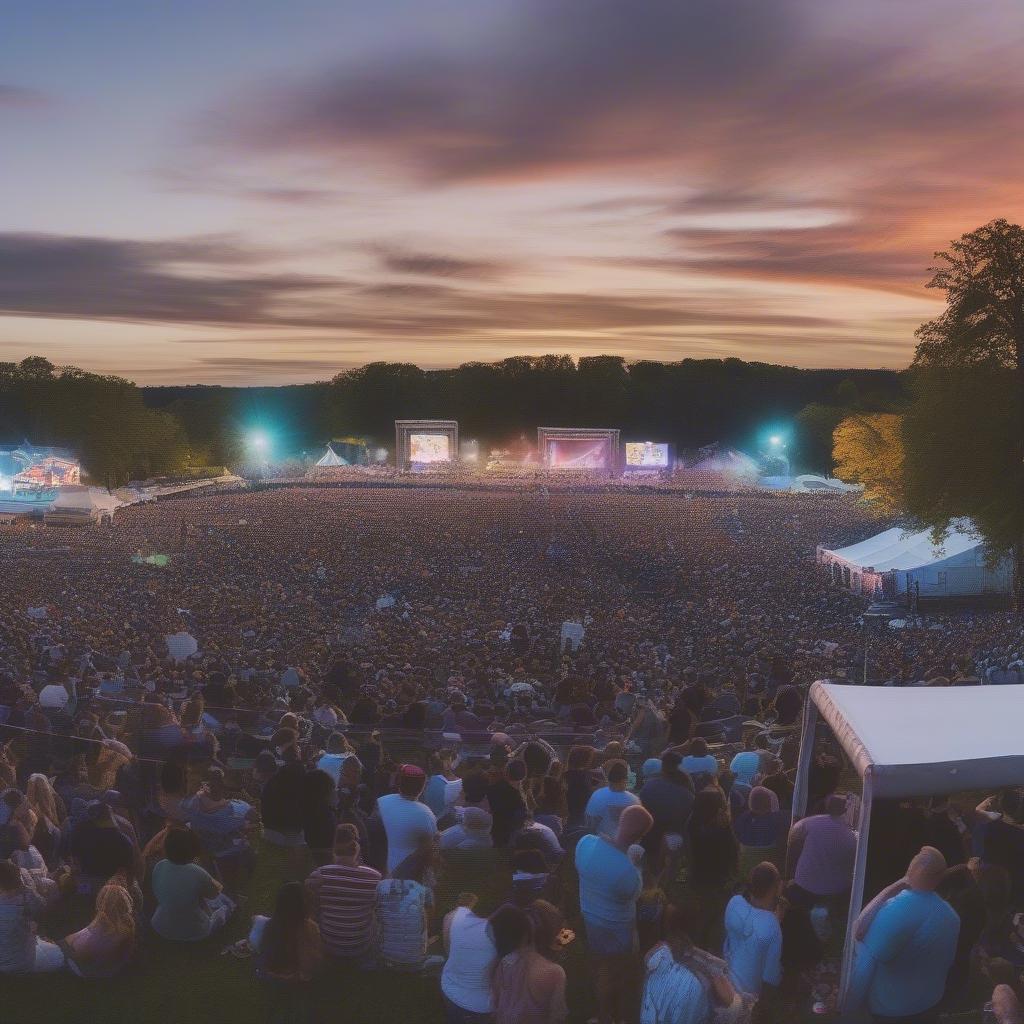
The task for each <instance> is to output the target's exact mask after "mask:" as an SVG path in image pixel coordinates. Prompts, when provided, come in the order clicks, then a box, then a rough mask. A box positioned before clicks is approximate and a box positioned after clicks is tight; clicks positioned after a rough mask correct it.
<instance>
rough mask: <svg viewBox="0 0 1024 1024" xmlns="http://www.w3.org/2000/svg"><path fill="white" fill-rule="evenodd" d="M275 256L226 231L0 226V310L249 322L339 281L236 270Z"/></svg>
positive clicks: (276, 315)
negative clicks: (78, 232) (169, 234)
mask: <svg viewBox="0 0 1024 1024" xmlns="http://www.w3.org/2000/svg"><path fill="white" fill-rule="evenodd" d="M269 255H270V254H269V253H266V252H263V251H261V250H257V249H248V248H245V247H244V246H242V245H241V244H240V243H239V242H237V240H231V239H228V238H224V237H206V238H184V239H171V240H167V241H130V240H124V239H113V238H84V237H76V236H63V235H43V234H18V233H6V234H0V312H2V313H5V314H8V315H20V316H44V317H75V318H84V319H95V320H133V321H154V322H163V323H173V322H180V323H222V324H250V323H260V322H271V321H273V320H275V319H279V318H280V317H281V316H282V315H283V314H282V313H281V312H280V306H281V304H283V303H287V302H289V301H293V300H296V299H297V298H299V297H301V296H304V295H308V294H309V293H310V292H315V291H319V290H322V289H325V288H328V287H337V286H338V282H337V281H334V280H332V279H328V278H320V277H313V276H308V275H300V274H252V273H249V274H240V273H238V272H237V270H236V269H235V268H236V267H237V265H239V264H242V265H247V264H252V263H255V262H259V261H261V260H264V259H267V258H269ZM178 268H182V269H178ZM183 270H185V271H190V272H183Z"/></svg>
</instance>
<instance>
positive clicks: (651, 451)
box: [626, 441, 668, 469]
mask: <svg viewBox="0 0 1024 1024" xmlns="http://www.w3.org/2000/svg"><path fill="white" fill-rule="evenodd" d="M626 465H627V466H629V467H630V468H631V469H636V468H649V469H667V468H668V445H667V444H656V443H655V442H654V441H627V442H626Z"/></svg>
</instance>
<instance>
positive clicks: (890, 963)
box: [851, 889, 960, 1017]
mask: <svg viewBox="0 0 1024 1024" xmlns="http://www.w3.org/2000/svg"><path fill="white" fill-rule="evenodd" d="M959 934H960V918H958V917H957V915H956V911H955V910H953V908H952V907H951V906H950V905H949V904H948V903H947V902H946V901H945V900H944V899H942V897H941V896H938V895H936V894H935V893H933V892H914V891H913V890H911V889H906V890H904V891H903V892H901V893H900V894H899V895H898V896H894V897H893V898H892V899H891V900H889V902H888V903H886V904H885V906H884V907H882V909H881V910H879V912H878V914H877V915H876V917H875V919H874V921H872V922H871V926H870V928H869V929H868V933H867V935H866V936H865V937H864V942H863V943H862V944H861V945H860V946H858V948H857V960H856V965H855V967H854V973H853V982H852V986H851V995H852V996H853V998H854V1000H855V1004H856V1003H861V1002H863V1001H865V1000H866V1003H867V1008H868V1009H869V1010H870V1011H871V1012H872V1013H874V1014H877V1015H878V1016H880V1017H909V1016H912V1015H914V1014H918V1013H924V1012H925V1011H926V1010H930V1009H931V1008H932V1007H933V1006H935V1005H936V1003H938V1001H939V1000H940V999H941V998H942V994H943V992H944V990H945V987H946V974H947V973H948V971H949V968H950V965H951V964H952V963H953V956H954V954H955V953H956V944H957V938H958V937H959Z"/></svg>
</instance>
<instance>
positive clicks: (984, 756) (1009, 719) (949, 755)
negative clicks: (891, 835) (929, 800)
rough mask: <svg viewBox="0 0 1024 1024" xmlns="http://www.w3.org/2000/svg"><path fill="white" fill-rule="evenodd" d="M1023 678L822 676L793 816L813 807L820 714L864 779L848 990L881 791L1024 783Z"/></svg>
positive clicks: (920, 792)
mask: <svg viewBox="0 0 1024 1024" xmlns="http://www.w3.org/2000/svg"><path fill="white" fill-rule="evenodd" d="M1021 721H1024V686H970V687H941V688H938V687H936V688H931V687H929V688H917V687H913V688H889V687H867V686H839V685H836V684H833V683H829V682H823V681H819V682H816V683H814V684H813V685H812V686H811V689H810V691H809V693H808V699H807V701H806V705H805V707H804V731H803V743H802V745H801V748H800V762H799V766H798V768H797V778H796V788H795V792H794V794H793V820H794V821H798V820H799V819H800V818H802V817H803V816H804V814H805V813H806V810H807V783H808V776H809V774H810V768H811V763H812V761H813V756H814V739H815V734H816V730H817V726H818V723H819V722H824V723H825V724H827V725H828V726H829V727H830V728H831V730H832V732H833V734H834V735H835V737H836V739H837V740H838V742H839V744H840V746H841V747H842V748H843V751H844V752H845V754H846V756H847V757H848V758H849V759H850V762H851V763H852V765H853V767H854V768H855V769H856V771H857V774H858V775H859V776H860V778H861V781H862V783H863V792H862V799H861V806H860V819H859V825H858V840H857V858H856V863H855V867H854V874H853V886H852V889H851V892H850V915H849V918H848V921H847V927H846V942H845V944H844V947H843V971H842V981H841V993H842V997H843V998H845V996H846V993H847V989H848V986H849V979H850V972H851V967H852V964H853V951H854V950H853V947H854V942H853V925H854V922H855V920H856V918H857V915H858V914H859V913H860V911H861V909H862V905H863V900H864V875H865V869H866V866H867V853H868V844H869V842H870V841H871V837H870V835H869V826H870V822H871V803H872V800H873V799H876V798H877V799H904V798H909V797H924V796H935V795H940V794H949V793H957V792H964V791H968V790H983V791H987V792H990V791H992V790H994V789H999V788H1002V787H1004V786H1020V785H1021V784H1024V733H1022V732H1021V728H1020V723H1021Z"/></svg>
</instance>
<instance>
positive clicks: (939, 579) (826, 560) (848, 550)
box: [818, 519, 1013, 597]
mask: <svg viewBox="0 0 1024 1024" xmlns="http://www.w3.org/2000/svg"><path fill="white" fill-rule="evenodd" d="M818 561H819V562H820V563H821V564H822V565H830V566H833V573H834V574H835V575H836V577H837V579H838V578H839V577H840V576H841V577H842V580H843V582H844V583H845V584H847V585H849V586H851V587H852V589H854V590H855V591H858V592H859V591H862V590H865V589H867V590H869V591H870V592H871V593H875V592H876V590H877V589H878V586H879V585H881V583H882V579H883V577H888V585H887V586H885V587H883V592H884V593H885V594H886V595H887V596H891V597H895V596H896V595H897V594H905V593H907V592H908V591H910V590H914V591H916V592H917V593H918V594H919V595H920V596H921V597H966V596H970V595H975V594H1006V593H1009V592H1010V587H1011V583H1012V576H1013V572H1012V566H1011V563H1010V560H1009V559H1008V558H1004V559H1001V560H1000V561H999V562H998V563H997V564H995V565H990V564H989V563H988V560H987V551H986V548H985V542H984V540H982V538H981V537H980V536H979V535H978V533H977V532H976V530H975V529H974V525H973V524H972V523H971V521H970V520H969V519H957V520H954V522H953V524H952V527H951V529H950V531H949V533H948V534H947V535H946V536H945V537H944V538H943V539H942V541H941V542H940V543H939V544H936V543H935V539H934V536H933V534H932V531H931V530H921V531H919V532H913V533H911V532H908V531H905V530H901V529H899V528H898V527H893V528H891V529H888V530H884V531H883V532H882V533H879V534H877V535H876V536H874V537H869V538H868V539H867V540H862V541H860V542H859V543H857V544H851V545H849V546H848V547H845V548H836V549H834V550H832V549H828V548H819V549H818ZM866 579H867V580H870V581H871V582H870V584H866V583H865V582H864V581H865V580H866Z"/></svg>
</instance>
